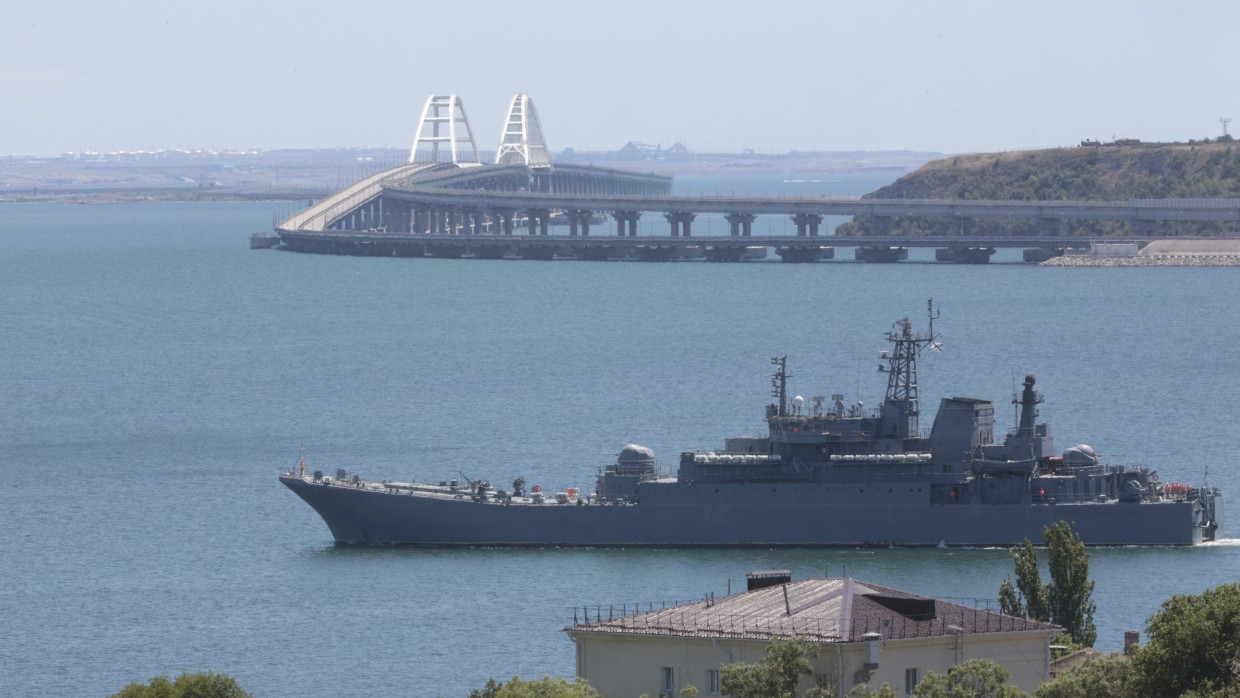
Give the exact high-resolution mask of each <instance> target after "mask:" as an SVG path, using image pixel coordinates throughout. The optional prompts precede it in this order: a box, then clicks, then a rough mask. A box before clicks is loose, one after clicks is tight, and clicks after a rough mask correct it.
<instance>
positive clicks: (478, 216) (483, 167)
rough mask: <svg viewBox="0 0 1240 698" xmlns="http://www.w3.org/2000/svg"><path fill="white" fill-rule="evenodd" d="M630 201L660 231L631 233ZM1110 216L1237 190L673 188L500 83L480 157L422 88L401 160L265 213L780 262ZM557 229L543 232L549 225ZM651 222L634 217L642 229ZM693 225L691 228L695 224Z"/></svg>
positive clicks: (864, 256)
mask: <svg viewBox="0 0 1240 698" xmlns="http://www.w3.org/2000/svg"><path fill="white" fill-rule="evenodd" d="M703 214H714V215H717V216H722V218H723V220H724V221H726V224H727V228H728V234H727V235H706V236H703V235H700V234H695V233H694V230H693V222H694V219H695V218H696V217H697V216H699V215H703ZM643 215H650V216H652V217H658V218H661V219H662V220H663V221H666V223H660V224H659V227H663V226H666V227H665V228H664V229H665V230H666V231H667V232H666V234H662V235H660V234H645V235H641V234H639V233H638V221H639V220H640V219H641V218H642V216H643ZM759 215H768V216H769V215H779V216H787V217H789V219H790V222H791V223H792V224H793V225H794V226H795V230H796V234H795V235H788V234H782V235H770V234H767V235H761V234H758V235H755V234H754V226H753V223H754V221H755V219H756V218H757V217H758V216H759ZM855 215H865V216H867V217H868V218H867V227H868V229H869V230H868V232H869V234H868V235H865V236H840V235H828V234H825V231H824V226H823V222H824V218H825V217H826V216H855ZM899 216H927V217H941V218H948V219H951V220H953V221H955V223H956V225H955V227H956V229H957V231H959V234H957V235H953V236H949V237H910V236H894V235H891V234H890V232H889V231H890V229H891V227H892V224H893V222H894V220H895V219H896V218H897V217H899ZM980 218H1006V219H1014V218H1027V219H1033V220H1036V221H1037V226H1036V230H1037V234H1036V235H1033V236H1023V237H1008V236H1004V237H988V236H977V235H969V234H968V232H967V231H968V227H969V225H968V224H969V222H970V221H972V220H974V219H980ZM1084 219H1108V220H1123V221H1127V222H1128V224H1129V229H1130V231H1131V234H1130V235H1128V236H1126V237H1123V238H1108V239H1107V243H1116V242H1120V243H1127V244H1135V245H1144V244H1146V243H1148V242H1150V241H1152V240H1153V239H1154V237H1153V236H1152V235H1151V233H1152V231H1153V229H1154V227H1155V226H1156V225H1157V224H1158V223H1159V222H1161V221H1225V222H1229V223H1231V224H1232V226H1231V227H1233V229H1237V230H1240V200H1236V199H1191V200H1180V199H1161V200H1134V201H1126V202H1106V201H1102V202H1099V201H983V200H918V199H868V198H864V199H863V198H842V197H804V196H802V197H787V196H674V195H672V179H671V178H670V177H666V176H662V175H656V174H647V173H639V172H632V171H627V170H620V169H614V168H607V167H596V166H593V165H569V164H558V165H557V164H555V163H553V162H552V158H551V154H550V151H549V149H548V148H547V143H546V139H545V138H544V135H543V130H542V124H541V122H540V121H539V118H538V112H537V110H536V109H535V107H534V102H533V100H532V99H531V98H530V96H529V95H526V94H517V95H515V96H513V98H512V100H511V102H510V104H509V107H508V113H507V118H506V119H505V121H504V126H503V130H502V132H501V134H500V140H499V146H498V148H497V149H496V151H495V157H494V161H493V162H488V163H483V162H482V161H481V159H480V157H479V150H478V146H477V140H476V139H475V138H474V134H473V130H472V128H471V126H470V124H469V119H468V117H467V116H466V112H465V106H464V104H463V102H462V101H461V99H460V97H459V96H457V95H432V96H430V97H429V98H428V99H427V101H426V104H425V106H424V108H423V110H422V115H421V118H420V119H419V122H418V125H417V129H416V132H415V135H414V139H413V144H412V146H411V147H410V150H409V158H408V162H407V163H405V164H402V165H399V166H397V167H393V168H391V169H388V170H384V171H382V172H379V173H376V174H373V175H371V176H368V177H365V178H363V179H361V180H360V181H358V182H355V183H354V184H352V185H350V186H348V187H346V188H344V189H342V190H341V191H339V192H336V193H335V194H332V195H331V196H328V197H326V198H324V199H322V200H320V201H318V202H315V203H313V204H312V205H310V206H309V207H308V208H306V209H304V210H302V211H300V212H298V213H296V214H294V215H292V216H290V217H288V218H286V219H285V220H283V221H281V222H279V223H277V224H276V226H275V233H276V234H277V235H278V238H279V242H280V243H281V244H282V246H283V247H284V248H286V249H289V250H292V251H298V252H310V253H319V254H343V255H370V256H393V257H424V256H431V257H445V258H461V257H470V258H476V259H502V258H521V259H557V258H563V259H590V260H648V261H664V260H677V259H705V260H710V261H742V260H748V259H757V258H766V257H767V256H768V252H769V251H772V250H773V251H774V252H775V254H776V255H777V256H778V258H779V259H781V260H782V261H785V262H815V261H821V260H827V259H832V258H834V256H835V248H837V247H853V248H855V251H854V255H855V258H856V259H857V260H858V261H874V262H893V261H899V260H901V259H905V258H907V254H908V248H910V247H932V248H935V250H936V252H935V257H936V259H937V260H939V261H948V262H965V263H981V262H986V261H989V259H990V257H991V255H992V254H993V253H994V251H995V248H998V247H1012V248H1024V249H1025V253H1024V258H1025V259H1026V260H1029V261H1040V260H1042V259H1046V258H1047V257H1050V256H1054V255H1055V254H1058V253H1060V252H1062V250H1063V249H1064V248H1066V247H1080V246H1088V245H1089V244H1090V241H1088V240H1082V239H1080V238H1073V237H1066V236H1063V235H1061V233H1062V230H1063V227H1064V224H1065V223H1066V222H1067V221H1071V220H1084ZM553 225H554V226H555V227H556V232H554V233H553V232H552V226H553ZM650 228H651V226H647V230H648V231H649V230H650ZM699 232H700V231H699ZM271 241H272V242H275V239H274V238H272V239H271Z"/></svg>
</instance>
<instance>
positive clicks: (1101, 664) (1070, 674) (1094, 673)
mask: <svg viewBox="0 0 1240 698" xmlns="http://www.w3.org/2000/svg"><path fill="white" fill-rule="evenodd" d="M1033 695H1034V698H1130V697H1132V696H1133V695H1134V694H1133V679H1132V662H1131V661H1130V660H1129V659H1128V657H1125V656H1123V655H1120V656H1110V657H1098V658H1096V659H1090V660H1089V661H1087V662H1085V663H1084V664H1082V665H1080V666H1075V667H1072V668H1071V669H1068V670H1067V671H1065V672H1063V674H1061V675H1059V676H1057V677H1055V679H1054V680H1052V681H1048V682H1047V683H1044V684H1042V685H1041V686H1038V690H1036V691H1034V693H1033Z"/></svg>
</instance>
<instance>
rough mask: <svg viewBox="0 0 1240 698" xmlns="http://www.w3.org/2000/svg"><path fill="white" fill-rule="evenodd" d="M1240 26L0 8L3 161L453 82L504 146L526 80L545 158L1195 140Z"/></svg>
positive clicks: (215, 127)
mask: <svg viewBox="0 0 1240 698" xmlns="http://www.w3.org/2000/svg"><path fill="white" fill-rule="evenodd" d="M1237 27H1240V3H1236V2H1234V0H1223V1H1215V0H1205V1H1202V2H1193V3H1176V2H1144V1H1139V0H1138V1H1129V2H1111V1H1105V0H1104V1H1093V0H1085V1H1083V2H1082V1H1081V0H1075V1H1072V2H1063V1H1060V0H1043V1H1040V2H1024V1H1012V2H1006V1H1003V0H987V1H970V0H962V1H959V2H944V1H935V0H924V1H919V2H913V1H909V2H892V1H889V0H867V1H861V0H858V1H856V2H835V1H833V0H821V1H817V2H814V1H806V2H785V1H782V0H743V1H739V0H708V1H701V2H696V1H694V2H691V1H687V0H625V1H624V2H609V1H606V0H599V1H591V0H572V1H567V2H563V1H560V0H547V1H539V0H513V1H509V2H489V1H471V0H400V1H398V2H384V1H375V2H368V1H366V0H353V2H341V1H340V0H331V1H326V0H299V1H294V2H263V1H262V0H251V1H250V2H212V1H210V0H199V1H196V2H170V1H163V2H158V1H154V0H126V1H124V2H116V3H105V2H97V1H96V0H90V1H89V2H80V1H74V2H58V1H57V0H42V1H41V2H10V3H6V4H5V8H4V9H3V10H2V11H0V155H39V156H46V155H56V154H60V153H62V152H66V151H76V152H81V151H85V150H93V151H99V152H107V151H112V150H138V149H145V150H153V149H169V148H210V149H216V150H220V149H228V148H233V149H248V148H261V149H265V150H272V149H277V148H326V147H341V146H351V147H397V148H408V147H409V145H410V143H411V141H412V139H413V136H414V130H415V129H416V126H417V121H418V117H419V115H420V114H421V111H422V106H423V104H424V102H425V101H426V99H427V97H428V96H429V95H431V94H450V93H455V94H457V95H459V96H460V98H461V99H462V101H463V103H464V105H465V108H466V111H467V114H468V116H469V120H470V124H471V126H472V127H473V131H474V135H475V137H476V138H477V140H478V146H479V148H480V149H482V150H493V149H494V148H495V145H496V144H497V143H498V140H499V134H500V129H501V127H502V125H503V120H504V116H505V110H506V109H507V106H508V103H509V100H511V98H512V96H513V94H514V93H518V92H522V93H528V94H529V95H530V96H531V97H532V99H533V101H534V103H535V105H536V108H537V110H538V113H539V116H540V118H541V121H542V125H543V130H544V132H545V134H546V140H547V144H548V146H549V147H550V149H551V150H552V151H559V150H562V149H564V148H573V149H575V150H578V151H590V150H615V149H618V148H620V147H621V146H623V145H624V144H625V143H626V142H628V141H631V140H634V141H639V142H642V143H649V144H658V145H662V146H664V147H669V146H671V145H672V144H674V143H677V142H682V143H684V144H685V145H686V146H688V147H689V148H690V149H691V150H694V151H699V152H739V151H741V150H743V149H752V150H754V151H756V152H759V153H784V152H789V151H814V150H817V151H830V150H836V151H839V150H845V151H846V150H891V149H909V150H918V151H929V152H942V153H961V152H976V151H1000V150H1020V149H1029V148H1040V147H1054V146H1063V145H1075V144H1076V143H1078V142H1079V141H1080V140H1082V139H1085V138H1094V139H1101V140H1109V139H1111V138H1113V137H1121V138H1122V137H1128V138H1140V139H1142V140H1146V141H1158V140H1162V141H1173V140H1181V141H1183V140H1188V139H1189V138H1197V139H1200V138H1204V137H1214V136H1218V135H1221V134H1222V128H1223V126H1222V124H1220V122H1219V118H1220V117H1223V116H1232V115H1234V116H1236V117H1237V118H1238V119H1240V89H1237V88H1238V86H1240V80H1237V77H1238V75H1237V71H1238V70H1240V31H1238V30H1237ZM1238 130H1240V122H1237V123H1236V124H1235V125H1234V128H1232V127H1229V132H1231V133H1233V134H1235V133H1236V132H1237V131H1238Z"/></svg>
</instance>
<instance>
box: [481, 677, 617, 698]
mask: <svg viewBox="0 0 1240 698" xmlns="http://www.w3.org/2000/svg"><path fill="white" fill-rule="evenodd" d="M469 698H602V697H601V696H600V695H599V692H598V691H596V690H594V689H593V688H591V687H590V684H588V683H586V680H585V679H582V678H578V679H577V680H575V681H573V682H572V683H569V682H568V679H565V678H562V677H557V678H552V677H550V676H544V677H542V678H541V679H537V680H533V681H525V680H523V679H522V678H521V677H520V676H514V677H512V680H511V681H509V682H508V683H503V682H499V681H496V680H495V679H491V680H489V681H487V685H486V686H485V687H483V688H482V689H475V690H473V691H470V692H469Z"/></svg>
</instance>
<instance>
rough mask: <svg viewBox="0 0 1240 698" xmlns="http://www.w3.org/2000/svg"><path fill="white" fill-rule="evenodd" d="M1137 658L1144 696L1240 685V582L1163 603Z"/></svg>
mask: <svg viewBox="0 0 1240 698" xmlns="http://www.w3.org/2000/svg"><path fill="white" fill-rule="evenodd" d="M1145 634H1146V638H1147V640H1146V644H1145V645H1144V646H1143V647H1141V649H1139V650H1137V653H1136V655H1135V656H1134V657H1133V659H1132V662H1133V675H1134V676H1133V678H1134V681H1135V683H1136V685H1137V688H1138V689H1139V692H1140V694H1142V695H1157V696H1180V695H1184V694H1187V693H1190V692H1191V693H1194V694H1197V695H1209V694H1212V693H1215V692H1219V691H1224V692H1227V691H1232V690H1234V689H1235V688H1236V687H1237V686H1240V583H1231V584H1224V585H1223V586H1220V587H1216V588H1214V589H1209V590H1207V591H1205V592H1204V593H1202V594H1199V595H1196V596H1190V595H1184V594H1177V595H1175V596H1173V597H1171V598H1170V599H1168V600H1167V601H1164V602H1163V604H1162V607H1161V608H1159V610H1158V612H1157V613H1155V614H1154V615H1153V616H1151V617H1150V619H1149V621H1148V622H1146V625H1145Z"/></svg>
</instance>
